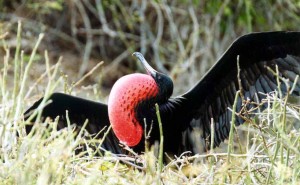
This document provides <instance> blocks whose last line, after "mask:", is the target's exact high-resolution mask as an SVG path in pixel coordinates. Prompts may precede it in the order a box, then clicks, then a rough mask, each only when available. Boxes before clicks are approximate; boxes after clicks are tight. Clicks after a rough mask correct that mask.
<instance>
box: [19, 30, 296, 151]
mask: <svg viewBox="0 0 300 185" xmlns="http://www.w3.org/2000/svg"><path fill="white" fill-rule="evenodd" d="M237 58H239V65H240V79H241V82H240V83H239V82H238V78H237V76H238V68H237ZM276 65H277V66H278V68H279V75H280V76H282V77H284V78H287V79H289V80H290V82H291V84H292V82H293V81H294V80H295V78H296V76H297V75H300V32H265V33H251V34H248V35H245V36H242V37H240V38H238V39H237V40H236V41H235V42H234V43H233V44H232V45H231V46H230V47H229V49H228V50H227V51H226V52H225V53H224V54H223V56H222V57H221V58H220V59H219V60H218V61H217V62H216V64H215V65H214V66H213V67H212V68H211V69H210V70H209V71H208V72H207V74H206V75H205V76H204V77H203V78H202V79H201V80H200V81H199V82H198V83H197V84H196V85H195V86H194V87H193V88H192V89H191V90H190V91H188V92H187V93H185V94H183V95H181V96H178V97H173V98H169V96H170V95H171V94H170V92H172V91H173V86H170V85H169V86H170V87H169V88H170V89H168V90H167V91H166V90H164V91H162V90H161V91H160V93H165V92H168V95H162V94H159V95H158V96H160V98H157V99H155V100H156V101H158V102H156V103H158V104H159V105H160V114H161V117H162V123H163V130H164V138H165V140H164V151H166V152H170V153H173V154H180V153H182V152H184V151H191V152H192V153H198V152H200V148H201V147H200V145H201V139H202V138H204V139H205V140H206V141H207V142H206V143H205V145H206V148H207V149H208V148H209V146H210V143H209V142H210V135H211V130H210V123H211V120H212V119H213V121H214V125H215V128H214V130H215V139H214V146H219V144H220V143H221V142H222V141H224V140H225V139H226V138H227V137H228V135H229V130H230V121H231V115H232V112H231V110H230V109H229V108H232V105H233V103H234V97H235V94H236V92H237V90H239V89H240V90H241V92H242V96H240V97H239V99H238V103H237V110H236V112H240V111H241V110H242V109H244V108H246V109H248V110H249V109H251V108H254V107H256V105H255V104H249V105H247V106H246V107H245V106H244V105H243V101H242V98H245V99H246V100H249V101H250V102H251V101H253V102H260V101H261V100H262V99H263V98H265V95H264V93H270V92H272V91H275V90H278V89H277V88H278V87H277V82H276V77H275V76H274V75H273V74H272V73H271V72H270V71H269V70H268V69H267V67H269V68H270V69H272V70H274V71H275V70H276V69H275V66H276ZM161 77H162V78H168V77H165V76H164V75H162V76H161ZM155 80H156V82H157V83H158V86H159V87H160V88H161V89H162V88H164V84H163V83H166V82H165V81H158V79H155ZM167 81H168V80H167ZM240 85H241V86H240ZM280 90H281V91H282V92H283V93H286V91H287V87H285V86H284V85H282V86H281V89H280ZM299 94H300V82H299V81H298V82H297V84H296V87H295V91H294V92H293V93H292V95H297V96H299ZM166 97H167V98H169V99H167V98H166ZM49 99H51V100H52V103H51V104H49V105H47V106H46V107H45V108H44V110H43V113H42V115H43V117H51V118H55V117H56V116H58V115H59V116H60V117H61V118H60V122H61V123H62V127H63V126H65V125H66V124H65V123H66V121H65V119H64V115H65V110H68V111H69V116H70V120H71V122H72V123H76V124H78V125H81V124H83V122H84V121H85V119H88V120H89V123H88V126H87V130H88V131H89V132H90V133H97V132H99V131H100V130H101V129H102V128H104V127H108V126H109V124H110V123H109V119H108V115H107V105H105V104H101V103H96V102H92V101H89V100H84V99H81V98H77V97H73V96H69V95H65V94H60V93H55V94H53V95H52V96H50V98H49ZM40 101H41V100H40ZM40 101H38V102H36V103H35V104H34V105H33V106H32V107H31V108H30V109H28V110H27V111H26V113H25V115H28V114H30V112H31V111H32V110H34V109H36V108H37V106H38V105H39V103H40ZM153 104H154V102H153V101H152V104H151V105H153ZM140 105H143V104H142V103H141V104H140ZM148 107H149V106H148ZM152 107H153V106H152ZM265 107H266V106H265V105H263V106H261V107H260V108H261V109H264V108H265ZM139 111H140V112H142V113H141V114H140V115H143V116H145V117H146V119H147V120H153V121H154V123H153V130H152V134H151V137H150V140H149V141H150V143H151V144H153V143H154V141H156V140H159V130H158V126H157V123H156V120H157V118H156V115H155V111H154V107H153V108H150V109H148V110H144V109H143V106H139ZM137 114H138V115H139V112H138V113H137ZM139 121H141V118H139ZM243 122H244V120H243V119H242V118H241V117H238V118H237V120H236V124H237V125H240V124H242V123H243ZM29 130H30V127H28V131H29ZM201 130H202V131H201ZM118 142H119V141H118V140H117V138H116V137H115V135H114V133H113V132H111V133H110V134H109V136H108V137H107V138H106V139H105V140H104V143H103V146H102V147H104V148H106V149H107V150H110V151H112V152H115V153H122V149H121V148H120V147H119V145H118ZM143 143H144V142H143V141H142V142H141V143H140V144H139V145H138V146H136V147H133V149H134V150H135V151H137V152H141V151H143V149H144V147H143Z"/></svg>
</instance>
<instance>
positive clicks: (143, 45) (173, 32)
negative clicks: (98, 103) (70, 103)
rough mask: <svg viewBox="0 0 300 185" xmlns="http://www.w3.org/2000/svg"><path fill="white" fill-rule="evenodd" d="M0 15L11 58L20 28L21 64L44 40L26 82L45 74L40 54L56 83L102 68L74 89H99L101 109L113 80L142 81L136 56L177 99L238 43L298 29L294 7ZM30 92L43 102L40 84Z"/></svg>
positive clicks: (136, 0) (20, 0)
mask: <svg viewBox="0 0 300 185" xmlns="http://www.w3.org/2000/svg"><path fill="white" fill-rule="evenodd" d="M0 10H1V11H0V12H1V13H0V35H3V34H5V33H8V35H7V36H6V39H5V40H6V41H5V42H6V43H5V44H6V45H8V46H9V48H10V50H11V56H13V52H14V49H15V47H16V34H17V22H18V21H19V20H21V21H22V42H21V43H22V49H23V50H24V53H25V55H24V61H25V62H26V60H28V58H29V56H30V52H31V50H32V48H33V47H34V45H35V42H36V40H37V38H38V35H39V34H40V33H45V37H44V39H43V41H42V44H41V46H40V47H39V49H38V55H37V57H36V59H35V63H34V65H33V70H32V71H31V72H30V75H31V76H30V77H31V78H32V79H37V78H38V77H39V76H40V75H41V74H42V73H43V72H44V71H45V62H44V60H45V59H44V50H48V52H49V56H50V62H51V64H55V63H56V62H57V61H58V58H59V57H60V56H62V57H63V59H62V64H61V69H60V70H61V75H64V76H68V78H67V80H66V81H67V83H69V84H72V83H73V82H76V81H77V80H79V79H80V78H81V77H82V76H83V75H85V74H86V73H88V72H89V71H90V70H91V69H92V68H93V67H94V66H96V65H97V64H98V63H99V62H100V61H104V64H103V65H101V66H100V67H99V68H98V69H96V71H95V72H94V73H93V74H92V75H91V76H89V77H88V78H86V79H85V80H84V82H83V83H81V86H80V88H79V90H80V91H82V92H85V91H87V92H95V89H98V90H96V91H97V93H99V92H101V93H99V94H101V95H100V99H102V100H103V101H105V97H107V95H108V93H109V90H110V88H111V87H112V85H113V84H114V82H115V81H116V80H117V79H118V78H120V77H121V76H123V75H126V74H129V73H133V72H141V73H145V71H144V69H143V68H142V66H141V65H140V64H138V63H137V62H136V61H135V59H134V58H133V57H132V56H131V54H132V53H133V52H135V51H140V52H141V53H143V54H144V55H145V58H146V59H147V60H148V62H149V63H150V64H151V65H152V66H153V67H154V68H155V69H157V70H158V71H160V72H163V73H167V74H169V75H170V76H171V77H172V79H173V80H174V84H175V89H174V95H179V94H181V93H184V92H185V91H187V90H188V89H189V88H191V87H192V86H193V85H194V84H196V82H197V81H198V80H199V79H200V78H201V76H203V75H204V74H205V72H206V71H207V70H208V69H209V68H210V67H211V66H212V65H213V64H214V63H215V62H216V61H217V59H218V58H219V57H220V56H221V55H222V53H223V52H224V51H225V50H226V49H227V48H228V47H229V46H230V44H231V43H232V42H233V41H234V40H235V39H236V38H237V37H239V36H241V35H243V34H247V33H250V32H261V31H275V30H298V31H299V28H300V1H299V0H289V1H283V0H269V1H253V0H213V1H208V0H207V1H206V0H202V1H201V0H172V1H169V0H168V1H167V0H156V1H148V0H130V1H129V0H126V1H121V0H66V1H63V0H2V1H0ZM1 44H3V43H1ZM253 47H255V46H253ZM0 55H1V56H4V50H3V48H2V47H1V49H0ZM1 58H3V57H1ZM0 65H3V64H2V62H1V64H0ZM11 71H12V72H13V69H12V70H11ZM36 92H40V93H41V94H42V92H43V84H42V83H40V84H38V85H37V87H36ZM97 97H99V96H97Z"/></svg>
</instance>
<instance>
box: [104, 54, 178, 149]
mask: <svg viewBox="0 0 300 185" xmlns="http://www.w3.org/2000/svg"><path fill="white" fill-rule="evenodd" d="M133 56H135V57H136V58H137V59H138V60H139V61H140V62H141V63H142V64H143V66H144V67H145V69H146V71H147V74H140V73H134V74H130V75H126V76H123V77H121V78H120V79H119V80H118V81H117V82H116V83H115V84H114V86H113V88H112V90H111V92H110V95H109V99H108V114H109V120H110V123H111V125H112V129H113V131H114V133H115V135H116V136H117V138H118V139H119V140H120V141H121V142H123V143H125V144H126V145H128V146H131V147H133V146H136V145H137V144H139V143H140V141H141V139H142V136H143V134H144V131H143V125H144V122H143V119H144V117H143V116H146V115H147V114H144V113H145V112H147V111H148V109H149V111H150V110H151V109H153V107H154V104H155V103H158V104H162V103H165V102H166V101H167V100H168V99H169V98H170V96H171V95H172V93H173V82H172V80H171V79H170V78H169V77H168V76H167V75H165V74H162V73H159V72H157V71H156V70H154V69H153V68H152V67H151V66H150V65H149V64H148V62H147V61H146V60H145V58H144V56H143V55H142V54H141V53H139V52H135V53H133ZM142 109H145V110H142ZM142 112H143V113H142ZM146 119H154V118H147V117H146ZM148 121H152V120H148Z"/></svg>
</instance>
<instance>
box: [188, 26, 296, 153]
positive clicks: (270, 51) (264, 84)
mask: <svg viewBox="0 0 300 185" xmlns="http://www.w3.org/2000/svg"><path fill="white" fill-rule="evenodd" d="M238 56H239V64H240V69H241V71H240V79H241V83H240V84H241V87H240V86H239V83H238V78H237V73H238V72H237V57H238ZM276 65H277V66H278V68H279V75H280V76H282V77H284V78H287V79H289V80H290V82H291V83H292V82H294V80H295V78H296V76H297V75H300V32H266V33H252V34H249V35H245V36H242V37H240V38H239V39H237V40H236V41H235V42H234V43H233V44H232V45H231V47H230V48H229V49H228V50H227V51H226V52H225V53H224V54H223V56H222V57H221V58H220V59H219V61H218V62H217V63H216V64H215V65H214V66H213V67H212V69H211V70H210V71H209V72H208V73H207V74H206V75H205V76H204V77H203V78H202V80H200V81H199V82H198V84H197V85H196V86H195V87H194V88H192V89H191V90H190V91H189V92H187V93H186V94H184V95H183V97H184V98H185V99H186V100H185V101H183V102H184V104H185V107H186V109H187V112H186V113H190V112H191V113H192V119H193V120H192V121H191V123H192V125H191V124H190V126H189V129H190V131H192V130H193V129H197V128H200V127H201V128H203V131H204V132H203V137H204V139H206V140H207V141H208V142H209V141H210V134H211V131H210V123H211V119H212V118H213V120H214V124H215V128H214V130H215V137H214V146H218V145H219V144H220V143H221V142H222V141H224V139H226V138H227V137H228V135H229V130H230V120H231V114H232V112H231V111H230V110H229V109H228V107H232V105H233V103H234V97H235V94H236V92H237V90H239V89H242V92H243V95H244V98H245V99H248V100H250V101H254V102H258V101H261V100H262V99H263V98H264V97H265V96H264V95H263V94H261V93H269V92H272V91H275V90H277V83H276V77H275V76H274V75H273V74H272V73H271V72H270V71H269V70H268V69H267V66H268V67H270V68H271V69H273V70H274V71H275V66H276ZM281 90H282V91H283V92H286V87H285V86H284V85H282V88H281ZM260 92H261V93H260ZM293 94H296V95H299V94H300V82H299V81H298V82H297V85H296V88H295V91H294V92H293ZM253 106H254V105H248V106H247V107H246V108H247V109H250V108H252V107H253ZM241 109H242V100H241V98H239V100H238V105H237V110H236V112H239V111H240V110H241ZM243 122H244V120H243V119H241V118H238V120H237V122H236V124H237V125H239V124H242V123H243ZM189 133H190V132H189ZM206 147H209V145H208V146H207V145H206Z"/></svg>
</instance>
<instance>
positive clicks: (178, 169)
mask: <svg viewBox="0 0 300 185" xmlns="http://www.w3.org/2000/svg"><path fill="white" fill-rule="evenodd" d="M18 30H19V31H18V33H21V26H19V28H18ZM17 35H18V38H17V40H18V44H17V50H16V52H15V55H14V57H12V56H11V54H10V53H11V51H10V48H9V47H8V46H7V44H6V41H5V37H4V38H2V39H1V42H2V48H1V49H3V50H4V51H5V55H4V56H3V59H4V62H3V65H2V68H1V71H0V101H1V102H0V117H1V119H0V151H1V152H0V159H1V162H0V183H1V184H300V150H299V149H300V132H299V122H300V121H299V120H300V118H299V117H300V113H299V105H293V104H290V103H288V101H286V98H285V97H282V98H281V99H279V98H277V95H276V94H275V95H273V96H272V95H269V96H268V98H267V99H266V100H265V101H267V102H268V105H269V108H268V109H267V110H266V111H264V112H261V113H259V114H257V115H256V117H255V119H253V120H251V121H249V123H247V124H244V125H242V126H240V127H236V128H232V131H234V132H232V135H231V137H230V139H229V141H227V143H229V147H228V152H227V151H225V152H224V151H223V152H218V150H217V149H215V150H212V151H209V152H208V153H204V154H198V155H195V156H190V157H186V156H184V155H182V156H177V157H176V158H175V159H173V160H171V161H170V162H168V163H165V164H162V163H161V161H162V159H161V158H162V157H161V156H155V155H154V153H156V152H154V151H153V150H149V151H147V152H146V153H145V154H144V155H136V154H134V153H133V152H132V155H128V156H116V155H114V154H111V153H109V152H107V153H105V154H104V155H103V156H102V157H97V156H95V150H93V149H91V148H90V146H93V145H96V144H99V143H101V142H102V140H101V139H94V138H93V137H92V136H89V135H88V133H86V132H85V131H84V130H81V131H80V133H79V134H75V133H74V131H73V127H72V126H71V125H70V126H69V127H68V128H66V129H63V130H57V129H56V124H57V122H56V121H54V122H51V121H49V120H48V121H46V122H45V123H39V124H36V125H35V127H34V129H35V134H29V135H26V134H25V130H24V125H25V124H27V123H26V122H25V121H24V120H23V115H22V113H23V112H24V111H25V110H26V108H28V106H29V105H31V104H32V103H33V102H34V98H33V99H32V98H30V97H31V96H33V94H30V92H32V91H31V90H30V89H31V88H32V87H30V86H29V84H38V83H39V82H40V80H41V79H40V78H43V79H44V81H45V82H46V83H45V84H44V85H45V86H44V87H45V94H46V95H49V94H50V93H52V92H53V91H54V90H55V89H56V88H57V86H60V85H63V84H65V81H64V78H62V77H61V76H60V75H59V74H58V70H59V68H60V67H59V65H56V66H54V67H50V62H49V57H48V54H47V52H45V55H44V59H45V66H46V72H45V75H42V76H41V77H40V78H38V79H31V78H30V76H29V71H31V70H33V68H32V66H33V65H34V62H33V61H34V59H35V57H36V49H37V48H38V47H39V43H40V42H41V40H42V36H43V35H41V36H40V37H39V38H38V39H37V41H36V43H35V47H34V49H33V50H32V53H31V54H30V57H29V60H28V61H26V62H25V61H24V52H23V50H22V49H23V48H21V46H20V40H21V39H20V37H21V36H20V34H17ZM29 79H30V80H29ZM31 80H33V81H35V82H36V83H33V82H31ZM74 91H75V90H74ZM28 93H29V94H28ZM43 103H46V102H43ZM37 114H38V113H37ZM158 115H159V114H158ZM48 124H49V126H47V125H48ZM236 130H244V132H243V135H244V136H246V137H245V139H244V140H245V141H241V140H237V139H236V138H237V137H236V135H237V134H236V133H237V132H236ZM17 133H19V137H17V135H16V134H17ZM239 141H240V142H241V143H239ZM79 144H80V145H84V146H86V147H87V150H86V151H85V152H83V153H79V154H75V149H76V147H78V145H79ZM160 151H161V150H160Z"/></svg>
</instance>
